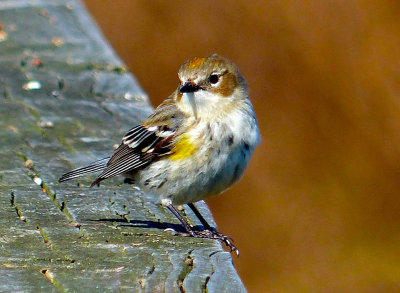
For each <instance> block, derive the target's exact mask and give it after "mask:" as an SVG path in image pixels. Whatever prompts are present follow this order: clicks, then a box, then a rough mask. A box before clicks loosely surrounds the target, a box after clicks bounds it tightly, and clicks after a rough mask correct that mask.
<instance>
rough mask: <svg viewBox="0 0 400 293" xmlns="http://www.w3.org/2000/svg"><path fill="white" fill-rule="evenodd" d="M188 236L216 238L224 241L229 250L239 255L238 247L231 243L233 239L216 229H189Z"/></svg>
mask: <svg viewBox="0 0 400 293" xmlns="http://www.w3.org/2000/svg"><path fill="white" fill-rule="evenodd" d="M190 236H192V237H195V238H206V239H216V240H219V241H221V242H222V243H224V244H225V245H226V246H227V247H229V250H230V252H235V253H236V255H237V256H239V249H238V248H237V247H236V245H235V244H233V239H232V238H231V237H230V236H226V235H224V234H222V233H219V232H218V231H213V230H202V231H190Z"/></svg>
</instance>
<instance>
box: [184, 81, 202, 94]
mask: <svg viewBox="0 0 400 293" xmlns="http://www.w3.org/2000/svg"><path fill="white" fill-rule="evenodd" d="M199 89H200V87H199V86H198V85H196V84H194V83H193V82H190V81H188V82H186V83H185V84H184V85H183V86H181V88H180V89H179V91H180V92H181V93H194V92H197V91H198V90H199Z"/></svg>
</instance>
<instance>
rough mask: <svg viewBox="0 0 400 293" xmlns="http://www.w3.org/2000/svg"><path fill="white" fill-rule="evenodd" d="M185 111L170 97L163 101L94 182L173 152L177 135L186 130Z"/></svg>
mask: <svg viewBox="0 0 400 293" xmlns="http://www.w3.org/2000/svg"><path fill="white" fill-rule="evenodd" d="M182 115H183V114H182V113H181V112H180V111H179V110H178V109H177V108H176V106H175V104H174V103H172V102H171V101H170V100H166V101H165V102H164V103H163V104H161V105H160V106H159V107H158V108H157V109H156V110H155V112H154V113H153V114H152V115H151V116H150V117H149V118H148V119H146V120H145V121H144V122H143V123H142V124H140V125H138V126H136V127H134V128H132V129H131V130H129V131H128V132H127V133H126V134H125V135H124V137H123V138H122V143H121V144H120V146H119V147H118V148H117V149H116V150H115V151H114V153H113V155H112V156H111V158H110V160H109V161H108V163H107V166H106V168H105V169H104V170H103V172H102V173H101V174H100V175H99V177H98V178H97V179H96V180H95V181H94V182H93V183H92V186H93V185H96V184H98V183H99V182H100V181H102V180H104V179H106V178H110V177H113V176H116V175H119V174H123V173H126V172H130V171H133V170H136V169H138V168H141V167H144V166H147V165H148V164H150V163H151V162H152V161H153V160H155V159H157V158H159V157H161V156H164V155H167V154H171V151H172V149H173V145H174V142H175V138H176V136H177V134H178V133H180V132H181V131H182V123H178V122H177V121H178V120H179V121H180V122H181V121H182V119H179V118H182Z"/></svg>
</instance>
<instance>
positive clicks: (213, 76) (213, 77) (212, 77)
mask: <svg viewBox="0 0 400 293" xmlns="http://www.w3.org/2000/svg"><path fill="white" fill-rule="evenodd" d="M208 80H209V81H210V83H212V84H216V83H217V82H218V80H219V76H218V74H211V75H210V77H209V79H208Z"/></svg>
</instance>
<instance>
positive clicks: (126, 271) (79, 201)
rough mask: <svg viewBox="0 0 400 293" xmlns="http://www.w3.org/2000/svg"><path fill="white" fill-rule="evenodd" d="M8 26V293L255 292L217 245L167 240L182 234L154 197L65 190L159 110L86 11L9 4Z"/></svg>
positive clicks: (1, 192) (1, 108) (1, 180)
mask: <svg viewBox="0 0 400 293" xmlns="http://www.w3.org/2000/svg"><path fill="white" fill-rule="evenodd" d="M0 21H1V28H0V157H1V158H2V159H1V160H0V291H2V292H6V291H24V292H39V291H46V292H47V291H76V292H91V291H100V292H111V291H116V290H118V291H122V292H124V291H129V292H132V291H133V292H136V291H143V292H158V291H166V292H181V291H187V292H202V291H203V292H205V291H208V292H242V291H245V289H244V287H243V284H242V283H241V281H240V278H239V277H238V275H237V273H236V271H235V269H234V268H233V266H232V259H231V256H230V254H229V253H227V252H224V251H223V249H222V247H221V244H220V243H219V242H218V241H211V240H205V239H194V238H189V237H181V236H174V235H172V234H170V233H168V232H166V231H164V229H165V228H174V229H180V228H181V227H180V225H179V224H178V222H177V221H176V220H175V219H174V217H173V216H172V215H171V214H170V213H169V212H167V211H165V209H163V208H162V207H161V206H160V204H159V203H158V202H157V199H155V198H153V197H152V196H151V195H149V194H144V193H142V192H141V191H139V190H137V189H135V188H133V187H132V186H127V185H124V184H122V182H121V179H120V178H116V179H113V180H109V181H107V182H104V184H102V186H101V187H100V188H91V189H90V188H88V185H89V183H90V179H93V177H92V178H90V177H88V178H84V179H81V180H78V181H77V182H78V184H77V182H72V183H65V184H58V183H57V178H58V177H59V176H60V175H61V174H62V173H63V172H65V171H68V170H69V169H71V168H73V167H76V166H80V165H85V164H87V163H89V162H91V161H93V160H96V159H98V158H103V157H105V156H107V155H108V154H110V151H111V150H112V148H113V145H114V144H115V143H119V141H120V138H121V136H122V134H123V133H124V132H125V131H127V130H128V129H129V128H130V127H132V126H134V125H135V124H137V123H138V122H140V121H141V120H143V119H144V118H145V117H146V116H147V115H149V113H151V111H152V108H151V106H149V103H148V99H147V96H146V94H145V93H144V92H143V90H142V89H141V88H140V86H139V85H138V83H137V82H136V81H135V79H134V77H133V76H132V75H131V74H130V73H129V72H127V70H126V68H125V67H124V64H123V63H122V62H121V61H120V60H119V58H118V57H117V56H116V55H115V53H114V52H113V51H112V49H111V48H110V47H109V46H108V44H107V43H106V42H105V41H104V40H103V38H102V36H101V34H100V33H99V32H98V30H97V28H96V27H95V25H94V24H93V22H92V21H91V19H90V18H89V16H88V15H87V13H86V11H85V9H84V8H83V7H82V6H81V4H80V3H79V2H77V1H66V0H65V1H62V0H60V1H51V0H48V1H45V0H34V1H24V0H20V1H12V0H5V1H1V2H0ZM197 205H198V207H199V208H200V210H201V211H202V213H203V214H204V215H206V218H207V219H208V220H209V221H211V222H212V216H211V214H210V212H209V210H208V208H207V206H206V205H205V203H203V202H200V203H198V204H197ZM185 212H186V213H187V216H188V218H189V219H194V217H193V214H192V212H191V211H190V210H189V209H188V210H186V211H185ZM193 221H194V220H193ZM193 224H195V225H199V223H198V222H193Z"/></svg>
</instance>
